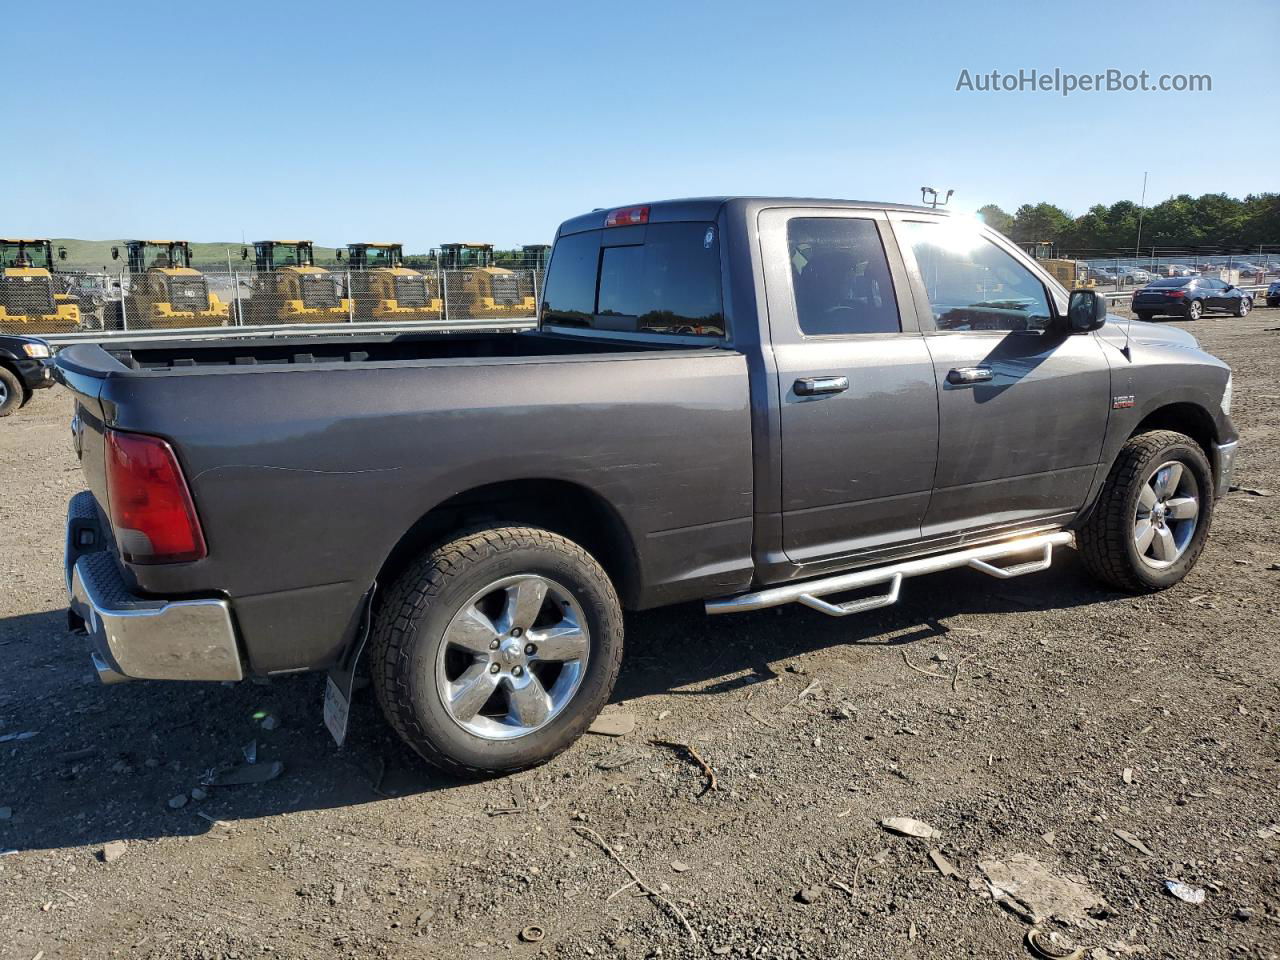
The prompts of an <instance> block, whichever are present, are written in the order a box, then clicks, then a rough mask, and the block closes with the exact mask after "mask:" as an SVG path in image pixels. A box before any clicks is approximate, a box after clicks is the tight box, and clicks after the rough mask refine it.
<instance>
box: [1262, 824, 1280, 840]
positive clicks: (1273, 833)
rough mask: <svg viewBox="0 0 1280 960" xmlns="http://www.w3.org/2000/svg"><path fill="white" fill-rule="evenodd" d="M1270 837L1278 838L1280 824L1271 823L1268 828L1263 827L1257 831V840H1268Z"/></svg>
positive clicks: (1279, 835)
mask: <svg viewBox="0 0 1280 960" xmlns="http://www.w3.org/2000/svg"><path fill="white" fill-rule="evenodd" d="M1272 837H1280V823H1273V824H1272V825H1271V826H1269V827H1263V828H1262V829H1261V830H1259V831H1258V839H1259V840H1270V839H1271V838H1272Z"/></svg>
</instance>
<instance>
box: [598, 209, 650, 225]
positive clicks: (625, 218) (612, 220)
mask: <svg viewBox="0 0 1280 960" xmlns="http://www.w3.org/2000/svg"><path fill="white" fill-rule="evenodd" d="M648 222H649V208H648V207H619V208H618V209H617V210H610V211H609V215H608V216H606V217H605V218H604V225H605V226H606V227H629V226H632V225H633V224H637V223H648Z"/></svg>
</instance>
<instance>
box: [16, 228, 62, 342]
mask: <svg viewBox="0 0 1280 960" xmlns="http://www.w3.org/2000/svg"><path fill="white" fill-rule="evenodd" d="M58 256H59V258H61V259H63V260H65V259H66V257H67V251H66V249H65V248H59V249H58ZM79 326H80V306H79V304H78V303H76V298H75V297H73V296H71V295H70V294H68V293H65V292H59V283H58V279H57V278H55V277H54V275H53V243H52V242H51V241H49V240H3V239H0V333H32V334H38V333H66V332H68V331H71V330H75V329H77V328H78V327H79Z"/></svg>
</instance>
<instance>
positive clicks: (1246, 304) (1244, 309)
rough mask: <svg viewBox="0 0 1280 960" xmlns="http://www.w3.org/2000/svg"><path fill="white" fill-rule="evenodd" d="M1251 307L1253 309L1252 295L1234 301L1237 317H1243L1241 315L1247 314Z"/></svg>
mask: <svg viewBox="0 0 1280 960" xmlns="http://www.w3.org/2000/svg"><path fill="white" fill-rule="evenodd" d="M1252 309H1253V298H1252V297H1241V298H1240V299H1239V300H1238V301H1236V316H1237V317H1243V316H1246V315H1248V313H1249V311H1250V310H1252Z"/></svg>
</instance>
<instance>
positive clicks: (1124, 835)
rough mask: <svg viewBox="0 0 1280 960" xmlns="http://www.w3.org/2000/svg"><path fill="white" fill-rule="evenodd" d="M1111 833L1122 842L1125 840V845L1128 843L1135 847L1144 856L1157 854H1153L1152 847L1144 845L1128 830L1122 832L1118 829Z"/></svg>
mask: <svg viewBox="0 0 1280 960" xmlns="http://www.w3.org/2000/svg"><path fill="white" fill-rule="evenodd" d="M1111 832H1112V833H1114V834H1115V835H1116V836H1117V837H1119V838H1120V839H1121V840H1123V841H1124V842H1125V843H1127V844H1128V845H1129V846H1131V847H1133V849H1135V850H1137V851H1138V852H1139V853H1141V854H1142V855H1143V856H1147V857H1154V856H1155V854H1154V853H1152V852H1151V848H1150V847H1148V846H1147V845H1146V844H1145V843H1143V842H1142V841H1141V840H1139V839H1138V838H1137V837H1135V836H1134V835H1133V834H1132V833H1130V832H1129V831H1128V830H1121V829H1119V828H1118V827H1117V828H1116V829H1115V830H1112V831H1111Z"/></svg>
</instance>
